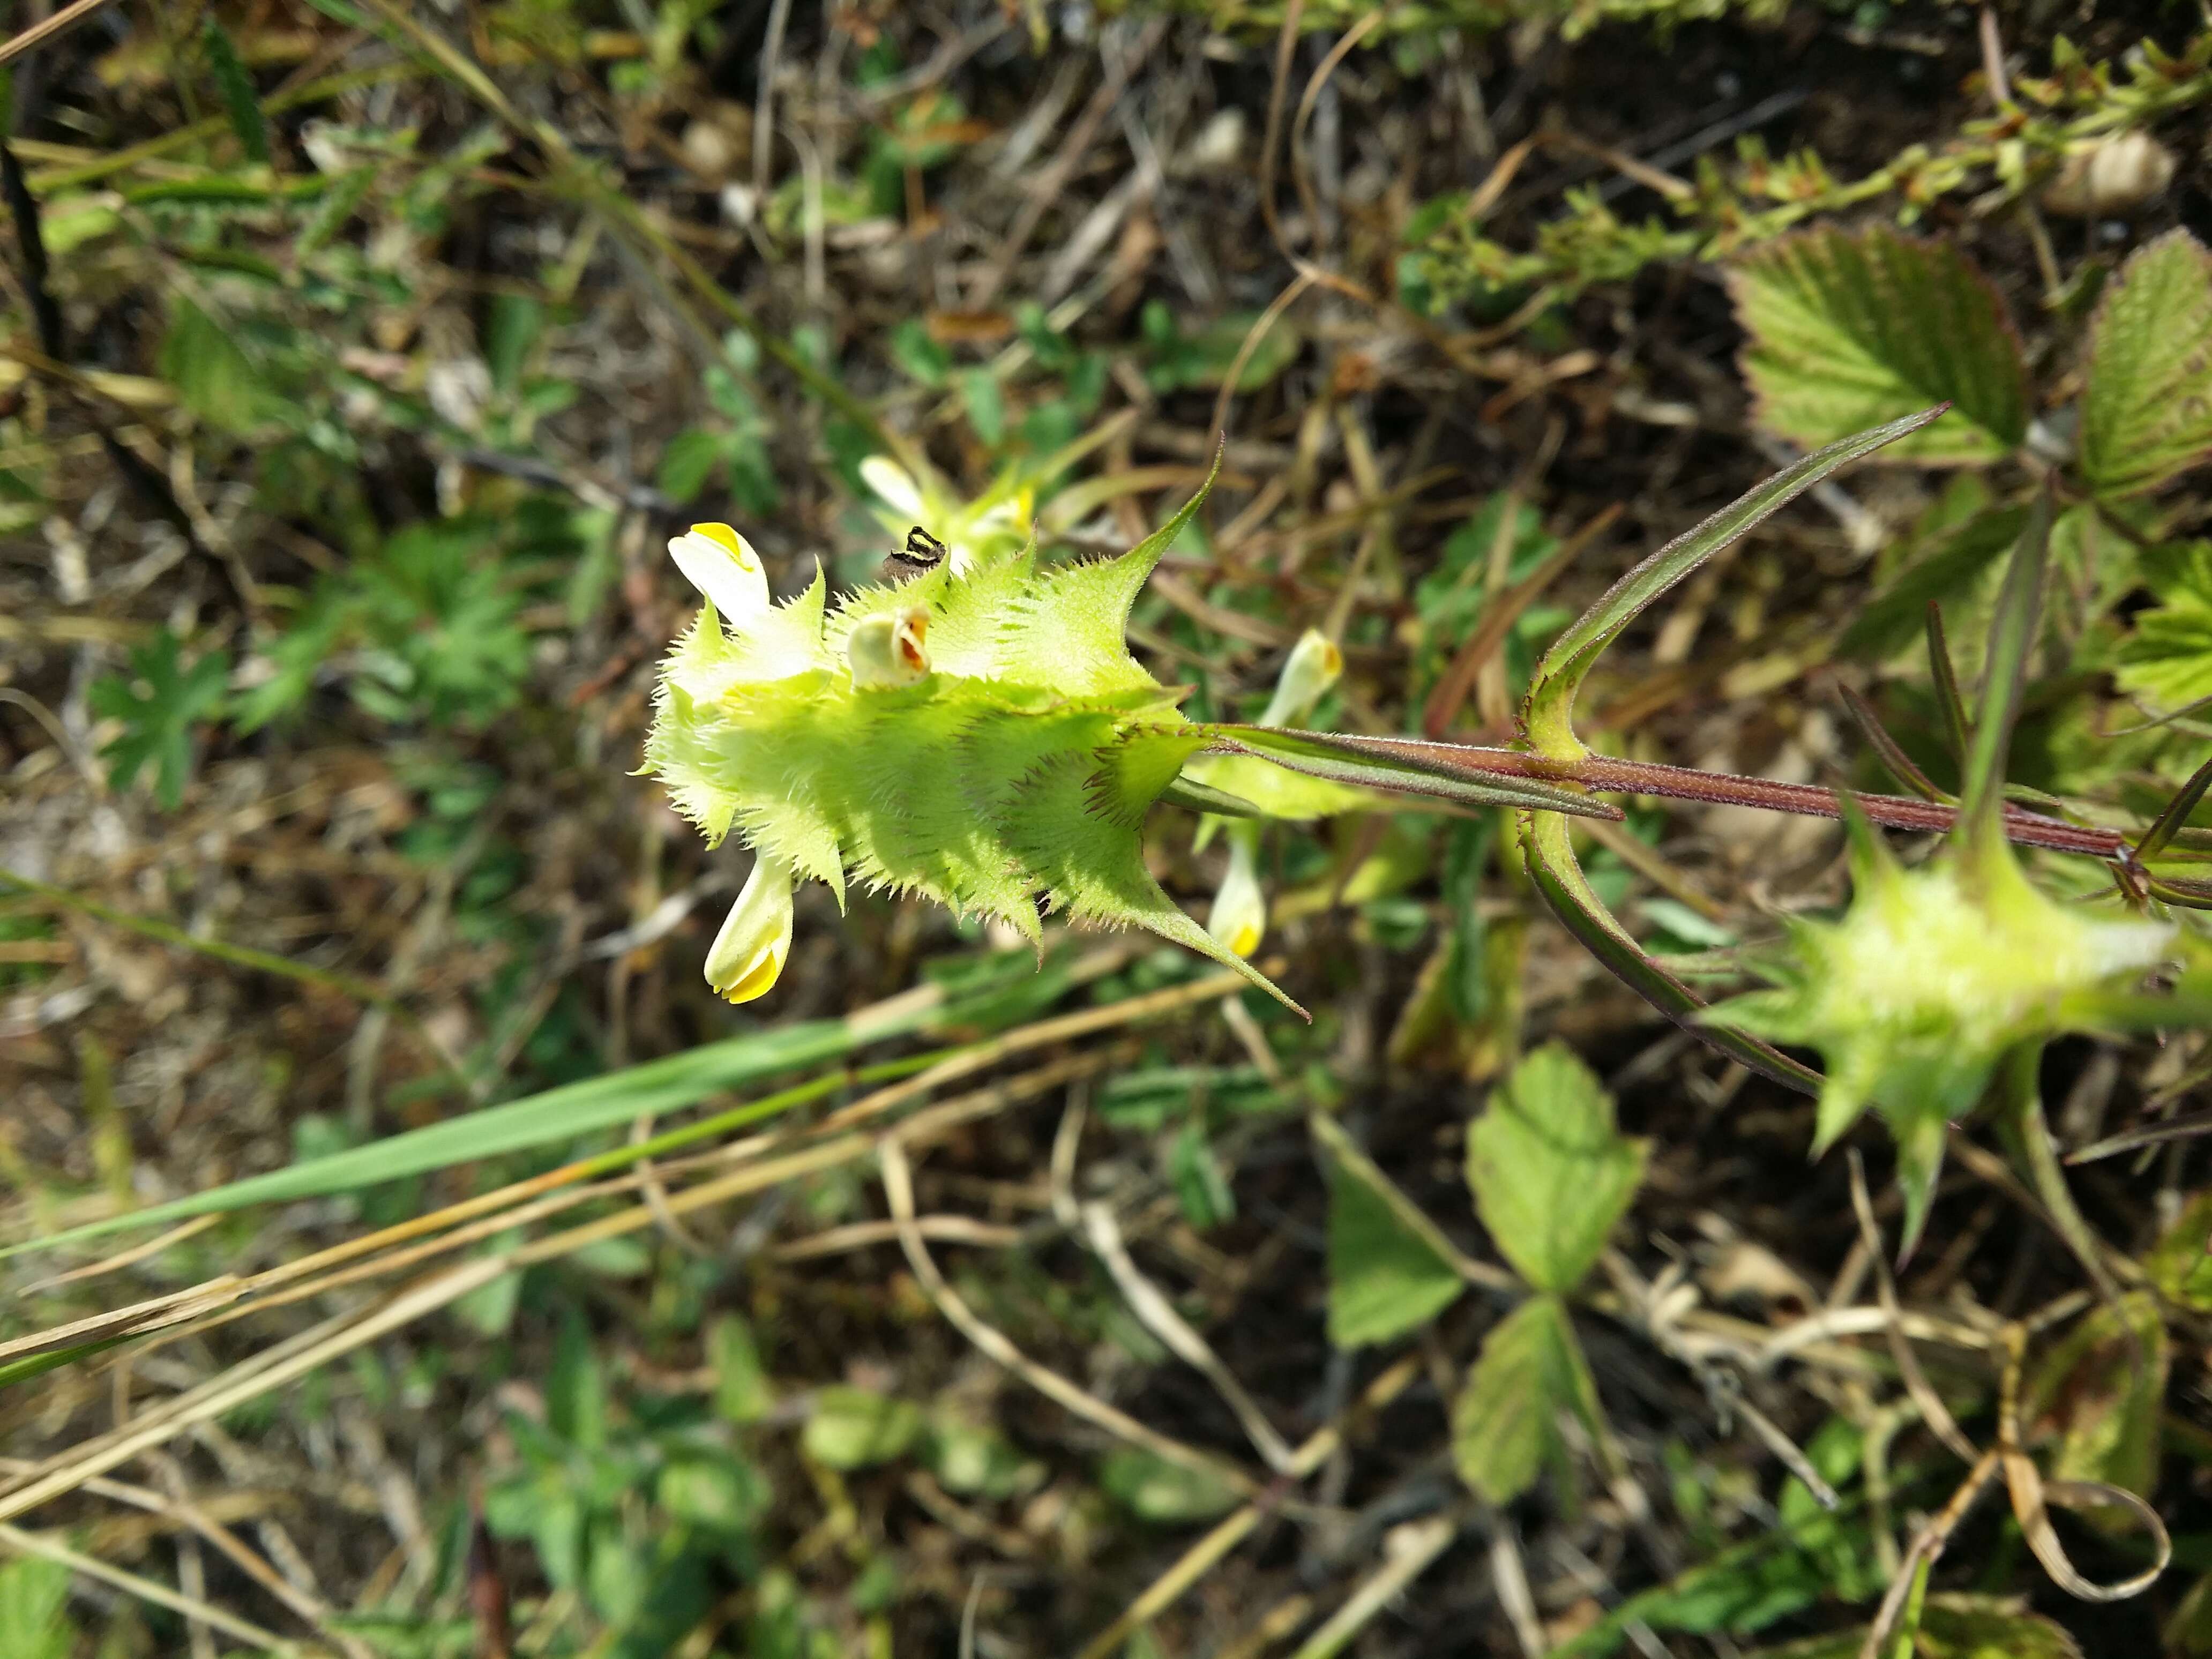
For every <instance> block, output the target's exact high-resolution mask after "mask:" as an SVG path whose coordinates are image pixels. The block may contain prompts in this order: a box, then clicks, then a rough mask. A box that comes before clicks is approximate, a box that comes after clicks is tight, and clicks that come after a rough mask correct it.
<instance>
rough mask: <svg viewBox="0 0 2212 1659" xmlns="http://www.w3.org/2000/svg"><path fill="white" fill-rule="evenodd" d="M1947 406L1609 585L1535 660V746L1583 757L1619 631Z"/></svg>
mask: <svg viewBox="0 0 2212 1659" xmlns="http://www.w3.org/2000/svg"><path fill="white" fill-rule="evenodd" d="M1943 408H1944V406H1943V405H1942V404H1938V405H1937V406H1936V407H1935V408H1933V409H1923V410H1920V411H1919V412H1918V413H1917V414H1914V415H1907V416H1902V417H1901V418H1899V419H1898V420H1894V421H1891V422H1888V423H1887V424H1886V425H1883V426H1878V427H1875V428H1872V429H1871V430H1869V431H1866V432H1861V433H1858V434H1857V435H1854V436H1852V437H1849V438H1842V439H1838V441H1836V442H1834V443H1832V444H1830V445H1829V446H1828V447H1826V448H1825V449H1821V450H1816V451H1815V452H1814V453H1812V454H1810V455H1808V456H1806V457H1805V458H1804V459H1802V460H1801V461H1799V462H1798V463H1797V464H1796V465H1794V466H1791V467H1790V468H1788V469H1787V470H1785V471H1781V472H1778V473H1777V474H1776V475H1775V476H1774V477H1771V478H1769V479H1768V480H1767V481H1766V482H1765V483H1763V484H1760V485H1759V487H1758V488H1757V489H1753V490H1751V491H1750V492H1748V493H1747V494H1746V495H1742V496H1741V497H1739V498H1738V499H1737V500H1735V501H1732V502H1730V503H1729V505H1728V506H1726V507H1723V508H1722V509H1721V510H1720V511H1719V512H1717V513H1714V514H1713V515H1712V516H1711V518H1709V519H1707V520H1705V522H1704V523H1702V524H1700V525H1699V526H1697V527H1696V528H1695V529H1692V530H1689V531H1686V532H1683V533H1682V534H1681V535H1680V536H1678V537H1676V538H1674V540H1673V541H1671V542H1669V543H1668V544H1667V545H1666V546H1664V547H1662V548H1661V549H1660V550H1658V551H1657V552H1656V553H1654V554H1653V555H1651V556H1650V558H1648V559H1645V560H1644V562H1642V563H1641V564H1639V565H1638V566H1637V567H1636V568H1634V569H1633V570H1632V571H1630V572H1629V573H1628V574H1626V576H1623V577H1622V578H1621V579H1620V580H1619V581H1617V582H1615V583H1614V584H1613V586H1611V587H1609V588H1607V590H1606V591H1605V592H1604V593H1603V594H1601V596H1600V597H1599V599H1598V601H1597V603H1596V604H1595V605H1592V606H1591V607H1590V608H1589V610H1588V611H1584V612H1583V615H1582V617H1580V618H1579V619H1578V620H1577V622H1576V623H1574V624H1573V625H1572V626H1571V627H1570V628H1569V629H1567V630H1566V632H1565V633H1564V634H1562V635H1559V638H1558V639H1557V640H1555V641H1553V643H1552V648H1551V649H1550V650H1549V651H1547V652H1546V653H1544V659H1543V661H1542V662H1541V663H1539V664H1538V665H1536V671H1535V674H1534V676H1533V677H1532V678H1531V679H1530V681H1529V685H1528V706H1527V708H1526V710H1525V712H1524V714H1523V720H1522V723H1523V726H1524V727H1525V729H1526V731H1527V733H1528V742H1529V744H1530V746H1531V747H1533V748H1534V750H1536V752H1537V753H1538V754H1540V755H1549V756H1553V757H1557V758H1559V759H1566V760H1573V759H1579V758H1580V757H1582V756H1583V754H1584V753H1586V752H1587V751H1586V750H1584V749H1583V745H1582V743H1581V742H1580V740H1579V739H1577V738H1576V736H1575V734H1574V726H1573V717H1574V707H1575V695H1576V693H1577V691H1579V690H1581V688H1582V683H1583V677H1584V676H1586V675H1587V674H1588V673H1589V671H1590V668H1591V666H1592V665H1594V664H1595V662H1596V661H1597V659H1598V657H1599V655H1600V654H1601V653H1602V652H1603V651H1604V650H1605V648H1606V647H1607V646H1608V645H1610V644H1612V643H1613V641H1614V640H1616V639H1618V638H1619V637H1620V633H1621V630H1622V629H1625V628H1626V627H1627V626H1628V625H1629V623H1632V622H1633V621H1635V620H1636V618H1637V617H1639V616H1641V615H1642V614H1643V613H1644V611H1645V610H1646V609H1647V608H1649V607H1650V605H1651V604H1652V603H1653V602H1654V601H1655V600H1656V599H1659V598H1660V597H1661V596H1662V594H1664V593H1666V592H1668V590H1669V589H1670V588H1672V587H1674V586H1675V585H1676V584H1677V583H1679V582H1680V581H1682V580H1685V579H1686V577H1688V576H1689V575H1690V574H1691V573H1692V572H1693V571H1695V570H1696V569H1697V568H1698V567H1699V565H1701V564H1703V563H1704V562H1705V561H1706V560H1707V559H1710V558H1711V557H1712V556H1713V555H1714V554H1716V553H1717V552H1719V551H1720V550H1722V549H1723V548H1725V547H1727V546H1728V545H1729V544H1731V543H1732V542H1734V541H1735V540H1736V538H1738V537H1740V536H1741V535H1743V534H1744V533H1745V532H1747V531H1748V530H1750V529H1752V528H1753V526H1756V525H1759V524H1760V523H1762V522H1763V521H1764V520H1766V519H1768V518H1770V517H1771V516H1772V515H1773V514H1774V513H1777V512H1779V511H1780V510H1781V509H1782V508H1783V507H1786V506H1788V505H1789V504H1790V502H1791V501H1795V500H1796V498H1797V497H1798V496H1800V495H1803V494H1804V493H1805V492H1806V491H1807V490H1808V489H1811V488H1812V487H1813V486H1814V484H1816V483H1820V481H1821V480H1822V479H1823V478H1826V477H1827V476H1828V475H1829V474H1830V473H1832V472H1833V471H1836V470H1837V469H1838V467H1842V466H1845V465H1849V464H1850V462H1852V461H1855V460H1857V459H1861V458H1862V457H1863V456H1867V455H1871V454H1872V453H1874V452H1875V450H1877V449H1880V448H1881V447H1882V446H1883V445H1885V444H1891V443H1894V442H1896V441H1898V440H1899V438H1903V437H1905V436H1907V435H1910V434H1911V433H1915V432H1917V431H1919V430H1920V429H1921V428H1923V427H1925V426H1927V425H1928V424H1929V422H1932V421H1934V420H1935V419H1936V417H1937V416H1940V415H1942V413H1943Z"/></svg>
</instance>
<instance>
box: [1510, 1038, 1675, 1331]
mask: <svg viewBox="0 0 2212 1659" xmlns="http://www.w3.org/2000/svg"><path fill="white" fill-rule="evenodd" d="M1647 1151H1648V1148H1647V1147H1646V1146H1645V1143H1644V1142H1643V1141H1640V1140H1631V1139H1628V1138H1627V1137H1626V1136H1624V1135H1622V1134H1621V1133H1620V1131H1619V1130H1618V1129H1616V1128H1615V1127H1613V1097H1611V1096H1610V1095H1608V1094H1607V1093H1606V1092H1605V1091H1604V1089H1603V1088H1601V1086H1600V1085H1599V1084H1598V1080H1597V1078H1596V1077H1595V1074H1593V1073H1591V1071H1590V1069H1589V1067H1588V1066H1584V1065H1583V1063H1582V1061H1581V1060H1577V1058H1576V1057H1575V1055H1574V1054H1573V1053H1572V1051H1571V1050H1570V1049H1568V1048H1565V1047H1564V1046H1562V1045H1561V1044H1559V1043H1556V1042H1553V1043H1547V1045H1545V1046H1544V1047H1543V1048H1539V1049H1538V1050H1536V1052H1535V1053H1534V1054H1530V1055H1529V1056H1528V1058H1527V1059H1526V1060H1522V1062H1521V1063H1520V1064H1519V1065H1518V1066H1515V1067H1514V1068H1513V1070H1512V1073H1510V1075H1509V1076H1508V1077H1507V1079H1506V1080H1505V1083H1504V1086H1503V1087H1501V1088H1498V1089H1497V1090H1494V1091H1492V1094H1491V1097H1490V1107H1489V1109H1488V1110H1487V1111H1486V1112H1485V1113H1484V1114H1483V1115H1482V1116H1481V1117H1480V1118H1478V1119H1477V1120H1475V1122H1474V1127H1471V1128H1470V1129H1469V1130H1468V1134H1467V1184H1468V1188H1470V1189H1471V1190H1472V1191H1473V1192H1474V1207H1475V1211H1476V1212H1477V1213H1478V1214H1480V1216H1481V1218H1482V1225H1484V1226H1486V1227H1487V1228H1488V1229H1489V1230H1490V1235H1491V1237H1492V1238H1493V1239H1495V1240H1496V1241H1497V1243H1498V1249H1499V1250H1500V1251H1502V1252H1503V1253H1504V1256H1505V1259H1506V1260H1507V1261H1510V1262H1511V1263H1512V1264H1513V1266H1514V1268H1515V1270H1516V1271H1517V1272H1518V1273H1520V1275H1521V1276H1522V1278H1523V1279H1527V1280H1528V1282H1529V1283H1530V1284H1531V1285H1534V1286H1535V1287H1536V1288H1537V1289H1538V1290H1540V1291H1554V1292H1557V1293H1559V1294H1561V1295H1565V1293H1566V1292H1568V1291H1571V1290H1573V1289H1574V1288H1575V1286H1576V1285H1578V1284H1580V1283H1581V1282H1582V1278H1583V1274H1584V1273H1588V1272H1589V1268H1590V1264H1591V1263H1592V1262H1594V1261H1596V1260H1597V1255H1598V1252H1599V1251H1600V1250H1601V1249H1604V1248H1605V1241H1606V1236H1607V1234H1608V1233H1610V1232H1611V1231H1613V1224H1614V1223H1615V1222H1617V1221H1619V1220H1620V1218H1621V1217H1622V1216H1623V1215H1624V1214H1625V1213H1626V1212H1627V1209H1628V1206H1629V1205H1630V1203H1631V1202H1632V1200H1634V1199H1635V1197H1636V1189H1637V1188H1638V1186H1639V1185H1641V1184H1642V1182H1643V1180H1644V1159H1645V1157H1646V1154H1647Z"/></svg>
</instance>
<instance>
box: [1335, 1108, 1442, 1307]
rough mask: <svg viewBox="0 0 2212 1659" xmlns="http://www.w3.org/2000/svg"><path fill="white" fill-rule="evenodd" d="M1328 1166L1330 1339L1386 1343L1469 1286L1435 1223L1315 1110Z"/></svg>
mask: <svg viewBox="0 0 2212 1659" xmlns="http://www.w3.org/2000/svg"><path fill="white" fill-rule="evenodd" d="M1313 1132H1314V1139H1315V1140H1316V1141H1317V1142H1318V1143H1319V1144H1320V1146H1321V1148H1322V1153H1323V1155H1324V1157H1325V1158H1326V1159H1327V1162H1328V1168H1329V1182H1328V1340H1330V1341H1331V1342H1332V1343H1334V1345H1335V1346H1338V1347H1340V1348H1357V1347H1361V1346H1364V1345H1366V1344H1368V1343H1370V1342H1388V1341H1389V1340H1391V1339H1392V1338H1393V1337H1396V1336H1402V1335H1403V1334H1405V1333H1407V1331H1410V1330H1413V1329H1416V1328H1419V1327H1420V1326H1422V1325H1425V1324H1427V1323H1428V1322H1429V1321H1430V1320H1431V1319H1433V1318H1435V1317H1436V1316H1437V1315H1438V1314H1440V1313H1442V1312H1443V1310H1445V1309H1446V1308H1448V1307H1449V1306H1450V1305H1451V1304H1453V1303H1454V1302H1455V1301H1457V1300H1458V1299H1459V1297H1460V1293H1461V1292H1462V1291H1464V1290H1466V1289H1467V1280H1466V1279H1464V1278H1462V1276H1461V1274H1460V1272H1459V1270H1458V1268H1457V1267H1455V1266H1454V1265H1453V1263H1452V1252H1451V1249H1450V1246H1449V1244H1446V1243H1443V1237H1442V1235H1441V1234H1440V1233H1438V1231H1437V1226H1436V1224H1435V1223H1434V1222H1432V1221H1431V1220H1430V1219H1429V1218H1428V1217H1426V1216H1425V1215H1423V1214H1422V1213H1421V1212H1420V1210H1419V1208H1418V1207H1417V1206H1415V1205H1414V1203H1413V1200H1411V1199H1409V1198H1407V1196H1406V1195H1405V1194H1403V1193H1402V1192H1400V1191H1399V1190H1398V1188H1397V1187H1396V1186H1395V1185H1394V1184H1393V1183H1392V1182H1391V1181H1390V1178H1389V1176H1385V1175H1384V1174H1383V1172H1382V1171H1381V1170H1378V1169H1376V1167H1375V1165H1374V1164H1372V1163H1371V1162H1370V1161H1369V1160H1368V1158H1367V1157H1366V1156H1365V1155H1364V1153H1362V1152H1360V1151H1359V1149H1358V1147H1356V1146H1353V1145H1352V1142H1351V1139H1350V1138H1349V1137H1347V1136H1346V1134H1345V1133H1344V1130H1343V1128H1342V1127H1340V1125H1339V1124H1338V1123H1337V1122H1336V1121H1335V1120H1334V1118H1330V1117H1327V1116H1325V1115H1319V1114H1316V1116H1315V1117H1314V1119H1313Z"/></svg>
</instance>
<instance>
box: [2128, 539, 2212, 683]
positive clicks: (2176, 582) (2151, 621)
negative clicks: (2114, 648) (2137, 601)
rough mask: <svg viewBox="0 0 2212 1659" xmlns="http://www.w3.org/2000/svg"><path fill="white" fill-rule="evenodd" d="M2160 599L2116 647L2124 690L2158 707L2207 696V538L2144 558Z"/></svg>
mask: <svg viewBox="0 0 2212 1659" xmlns="http://www.w3.org/2000/svg"><path fill="white" fill-rule="evenodd" d="M2146 562H2147V564H2148V566H2149V568H2148V572H2147V573H2146V574H2147V579H2148V585H2149V587H2150V590H2151V592H2153V593H2154V594H2156V595H2157V597H2158V600H2159V603H2158V604H2157V605H2154V606H2153V607H2152V608H2151V609H2150V610H2148V611H2142V612H2141V613H2139V614H2138V615H2137V616H2136V630H2135V633H2134V634H2133V635H2131V636H2130V638H2129V640H2128V641H2127V643H2126V644H2124V645H2123V646H2122V647H2120V665H2119V682H2120V685H2121V688H2122V689H2123V690H2126V691H2128V692H2130V693H2132V694H2133V695H2135V696H2139V697H2141V698H2142V699H2143V700H2144V701H2145V702H2148V703H2150V704H2152V705H2153V706H2154V707H2156V708H2161V709H2172V708H2183V707H2185V706H2186V705H2188V704H2190V703H2192V702H2197V700H2198V699H2199V698H2202V697H2208V696H2212V542H2190V543H2188V544H2185V545H2183V546H2179V547H2173V548H2161V549H2160V550H2157V551H2156V552H2155V553H2154V554H2153V555H2151V556H2149V558H2148V560H2147V561H2146Z"/></svg>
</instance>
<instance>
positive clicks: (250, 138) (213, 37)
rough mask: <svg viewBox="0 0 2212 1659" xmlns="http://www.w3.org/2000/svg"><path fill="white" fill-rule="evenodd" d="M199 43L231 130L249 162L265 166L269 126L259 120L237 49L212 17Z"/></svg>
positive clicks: (255, 99)
mask: <svg viewBox="0 0 2212 1659" xmlns="http://www.w3.org/2000/svg"><path fill="white" fill-rule="evenodd" d="M200 40H201V43H202V44H203V46H204V47H205V48H206V51H207V58H208V68H209V69H210V70H212V71H213V72H214V74H215V81H216V86H218V87H220V88H222V103H223V108H224V109H225V111H226V112H228V114H229V116H230V128H231V131H233V132H235V133H236V134H237V135H238V142H239V143H240V145H241V146H243V147H244V149H245V150H246V159H247V160H248V161H258V162H259V163H260V164H261V165H262V166H264V167H266V166H268V165H269V126H268V124H267V123H266V122H265V121H264V120H263V119H262V118H261V100H260V99H259V98H258V96H257V95H256V94H255V93H254V90H253V77H252V76H249V75H248V74H246V65H245V64H243V63H241V62H240V59H239V56H238V48H237V47H236V46H233V45H232V44H231V40H230V36H229V35H228V34H226V33H223V28H222V24H220V23H218V22H216V21H215V19H214V18H213V17H210V18H209V19H208V20H207V21H206V22H205V24H204V25H203V26H202V28H201V33H200Z"/></svg>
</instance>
